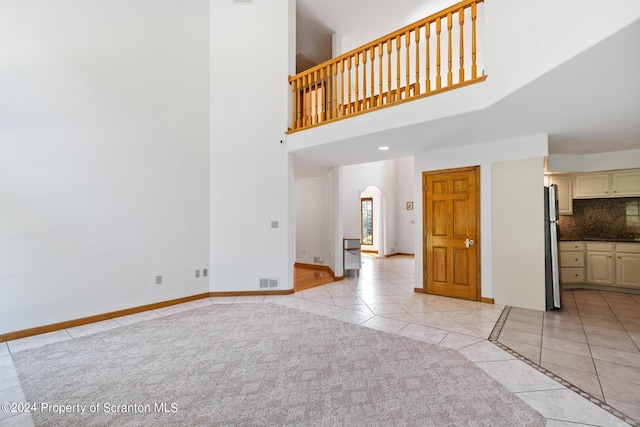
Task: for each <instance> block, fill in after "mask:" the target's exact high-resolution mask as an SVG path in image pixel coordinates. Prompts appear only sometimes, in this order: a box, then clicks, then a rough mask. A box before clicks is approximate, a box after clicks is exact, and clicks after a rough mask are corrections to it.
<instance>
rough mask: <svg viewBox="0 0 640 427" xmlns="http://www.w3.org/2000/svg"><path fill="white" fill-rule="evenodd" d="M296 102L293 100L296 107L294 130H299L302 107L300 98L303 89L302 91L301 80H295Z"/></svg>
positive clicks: (302, 94)
mask: <svg viewBox="0 0 640 427" xmlns="http://www.w3.org/2000/svg"><path fill="white" fill-rule="evenodd" d="M295 96H296V100H295V105H296V129H298V128H301V127H302V106H303V102H302V101H303V99H302V97H303V96H304V89H302V80H301V79H296V95H295Z"/></svg>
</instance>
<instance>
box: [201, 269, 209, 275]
mask: <svg viewBox="0 0 640 427" xmlns="http://www.w3.org/2000/svg"><path fill="white" fill-rule="evenodd" d="M208 275H209V269H207V268H203V269H202V277H207V276H208Z"/></svg>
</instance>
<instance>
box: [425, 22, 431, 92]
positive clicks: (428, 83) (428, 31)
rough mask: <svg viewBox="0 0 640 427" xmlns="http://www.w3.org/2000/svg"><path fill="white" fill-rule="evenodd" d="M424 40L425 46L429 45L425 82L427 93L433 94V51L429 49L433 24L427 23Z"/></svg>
mask: <svg viewBox="0 0 640 427" xmlns="http://www.w3.org/2000/svg"><path fill="white" fill-rule="evenodd" d="M424 39H425V44H426V45H427V48H426V59H425V62H426V66H427V69H426V73H427V81H426V82H425V89H424V91H425V93H429V92H431V68H430V66H431V51H430V49H429V47H430V46H429V45H430V44H431V22H427V25H425V26H424Z"/></svg>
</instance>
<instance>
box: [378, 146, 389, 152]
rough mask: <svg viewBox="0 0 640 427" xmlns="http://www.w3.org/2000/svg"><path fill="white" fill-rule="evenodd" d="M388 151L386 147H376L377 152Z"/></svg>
mask: <svg viewBox="0 0 640 427" xmlns="http://www.w3.org/2000/svg"><path fill="white" fill-rule="evenodd" d="M388 149H389V147H387V146H386V145H384V146H382V147H378V150H380V151H387V150H388Z"/></svg>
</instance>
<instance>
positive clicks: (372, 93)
mask: <svg viewBox="0 0 640 427" xmlns="http://www.w3.org/2000/svg"><path fill="white" fill-rule="evenodd" d="M370 52H371V101H370V102H369V107H370V108H371V107H375V104H374V102H373V95H374V93H375V88H376V84H375V81H376V79H375V74H374V71H375V58H376V47H375V46H372V47H371V51H370Z"/></svg>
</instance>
